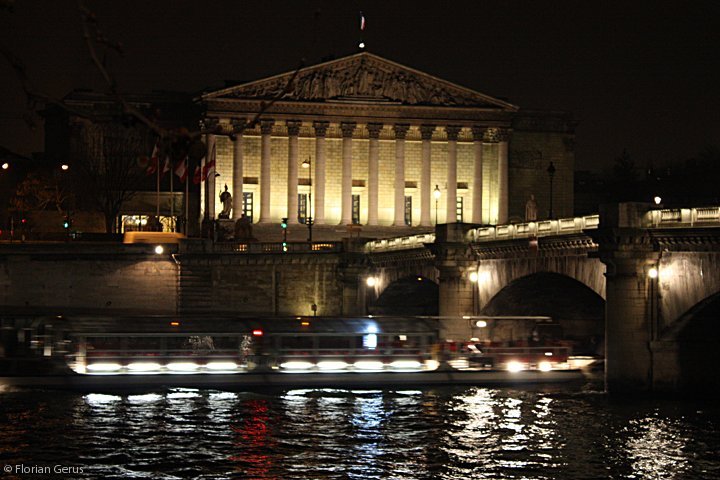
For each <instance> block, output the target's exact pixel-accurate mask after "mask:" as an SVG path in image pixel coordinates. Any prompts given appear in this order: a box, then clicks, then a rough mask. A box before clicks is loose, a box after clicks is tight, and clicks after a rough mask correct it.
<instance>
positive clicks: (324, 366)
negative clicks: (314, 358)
mask: <svg viewBox="0 0 720 480" xmlns="http://www.w3.org/2000/svg"><path fill="white" fill-rule="evenodd" d="M317 366H318V368H319V369H320V370H343V369H346V368H347V367H349V366H350V365H349V364H348V363H347V362H343V361H340V360H323V361H322V362H318V364H317Z"/></svg>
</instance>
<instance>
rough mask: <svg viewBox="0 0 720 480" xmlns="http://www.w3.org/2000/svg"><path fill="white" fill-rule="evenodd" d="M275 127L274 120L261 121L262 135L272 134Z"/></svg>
mask: <svg viewBox="0 0 720 480" xmlns="http://www.w3.org/2000/svg"><path fill="white" fill-rule="evenodd" d="M273 125H275V120H272V119H267V120H261V121H260V133H261V134H263V135H270V134H272V129H273Z"/></svg>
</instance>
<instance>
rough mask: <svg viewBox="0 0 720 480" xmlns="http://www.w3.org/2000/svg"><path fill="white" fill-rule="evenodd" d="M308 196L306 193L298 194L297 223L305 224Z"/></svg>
mask: <svg viewBox="0 0 720 480" xmlns="http://www.w3.org/2000/svg"><path fill="white" fill-rule="evenodd" d="M307 208H308V194H307V193H298V211H297V216H298V222H300V223H305V222H307V216H308V209H307Z"/></svg>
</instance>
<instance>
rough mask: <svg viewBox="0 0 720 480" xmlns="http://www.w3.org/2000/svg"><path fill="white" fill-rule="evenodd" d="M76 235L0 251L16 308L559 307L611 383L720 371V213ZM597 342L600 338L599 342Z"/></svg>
mask: <svg viewBox="0 0 720 480" xmlns="http://www.w3.org/2000/svg"><path fill="white" fill-rule="evenodd" d="M166 247H167V248H166V250H165V253H163V254H161V255H160V254H156V253H154V251H153V246H152V245H143V244H137V245H117V244H116V245H110V244H107V245H102V244H89V243H79V242H63V243H59V244H41V243H35V244H33V243H25V244H2V245H0V306H1V307H2V308H0V320H3V322H6V323H3V325H6V326H7V325H10V323H7V322H9V321H10V320H12V319H10V320H8V318H9V317H7V315H6V314H7V312H12V311H14V312H30V313H32V312H33V311H38V310H39V311H43V312H50V313H52V318H54V317H55V315H56V314H57V313H62V312H65V311H68V310H76V311H87V312H98V311H101V312H102V313H103V314H105V315H113V314H122V313H124V312H126V311H141V312H144V313H164V314H167V313H176V312H177V313H181V314H182V313H202V314H204V315H207V316H208V318H211V317H212V315H213V314H215V313H217V314H222V313H224V314H228V313H229V314H233V315H250V314H261V315H273V314H276V315H304V316H312V315H316V314H317V315H325V316H337V315H366V314H368V313H371V314H383V313H388V314H390V313H404V314H418V315H422V314H428V315H438V314H439V315H440V316H442V317H443V325H444V332H443V333H444V335H445V337H446V338H451V339H467V338H469V337H472V336H476V334H477V333H478V332H477V331H475V330H474V329H475V328H476V327H475V326H474V323H475V322H472V321H471V317H473V316H478V315H487V316H496V315H531V316H551V317H553V318H554V319H556V320H557V321H558V322H559V323H560V324H561V325H562V327H563V330H564V332H565V334H566V335H568V336H569V337H572V338H574V339H577V340H579V341H581V342H584V343H585V347H586V348H587V349H595V350H597V351H604V352H606V354H607V365H606V374H607V385H608V388H609V389H610V390H611V391H618V392H624V391H649V390H670V391H672V390H679V389H687V388H695V387H702V388H707V387H708V386H709V387H711V388H714V389H715V390H720V385H719V384H720V381H719V380H716V379H714V377H713V378H711V377H708V376H706V375H705V372H706V371H708V370H707V366H708V365H710V366H714V365H715V364H716V363H717V360H718V358H717V357H718V354H717V353H716V352H717V351H718V349H716V348H715V345H714V341H715V339H716V338H717V337H718V328H719V327H718V325H720V323H719V322H717V321H716V319H717V318H718V312H719V310H720V207H710V208H684V209H652V208H651V206H649V205H646V204H619V205H614V206H612V207H608V208H607V209H605V210H603V211H601V212H600V214H599V215H592V216H586V217H578V218H570V219H558V220H544V221H538V222H531V223H524V224H515V225H498V226H478V225H469V224H447V225H438V226H437V227H436V229H435V231H434V232H425V233H422V234H419V235H409V236H403V237H399V238H387V239H382V240H376V241H366V240H362V239H353V238H345V239H343V240H342V241H329V242H315V243H312V244H308V243H307V242H303V243H301V242H297V243H290V244H289V245H287V248H286V250H287V251H284V250H283V247H282V244H280V243H278V242H269V243H261V242H256V243H242V242H226V243H222V242H212V241H210V240H201V239H189V240H188V241H186V242H183V243H181V244H180V245H166ZM603 341H604V342H605V344H603Z"/></svg>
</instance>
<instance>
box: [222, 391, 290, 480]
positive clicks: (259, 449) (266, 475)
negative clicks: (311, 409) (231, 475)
mask: <svg viewBox="0 0 720 480" xmlns="http://www.w3.org/2000/svg"><path fill="white" fill-rule="evenodd" d="M242 406H243V408H242V410H243V412H244V413H245V414H246V415H247V416H246V417H245V418H244V419H243V420H242V422H241V423H240V425H231V426H230V428H231V429H232V430H233V432H235V440H234V442H233V445H235V447H237V448H238V450H240V453H238V454H237V455H231V456H230V457H229V460H230V461H232V462H237V463H238V466H237V467H236V468H237V470H239V471H241V472H243V474H244V478H263V479H267V480H271V479H272V480H277V479H278V478H279V477H277V476H276V475H275V474H273V473H272V472H271V471H270V470H271V469H272V467H273V463H274V462H273V461H274V459H273V457H272V455H269V454H268V452H272V451H273V445H274V443H275V442H274V441H273V439H272V433H271V430H270V428H269V426H268V422H269V420H270V416H269V415H268V410H269V407H268V402H267V401H266V400H248V401H246V402H243V405H242Z"/></svg>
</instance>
